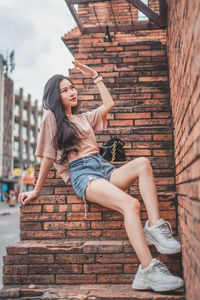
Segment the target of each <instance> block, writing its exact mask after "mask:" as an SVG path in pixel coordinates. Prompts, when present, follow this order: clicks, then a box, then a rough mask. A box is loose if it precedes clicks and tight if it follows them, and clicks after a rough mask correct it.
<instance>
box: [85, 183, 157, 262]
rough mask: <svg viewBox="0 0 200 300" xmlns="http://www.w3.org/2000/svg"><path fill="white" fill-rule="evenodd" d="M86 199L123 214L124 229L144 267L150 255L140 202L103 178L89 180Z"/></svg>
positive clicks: (150, 258)
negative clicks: (141, 217)
mask: <svg viewBox="0 0 200 300" xmlns="http://www.w3.org/2000/svg"><path fill="white" fill-rule="evenodd" d="M85 195H86V199H87V200H88V201H90V202H95V203H98V204H100V205H102V206H105V207H108V208H110V209H113V210H117V211H118V212H120V213H122V214H123V215H124V222H125V229H126V232H127V235H128V237H129V240H130V242H131V244H132V246H133V248H134V250H135V252H136V254H137V256H138V258H139V260H140V262H141V264H142V267H143V268H146V267H147V266H148V265H149V264H150V262H151V260H152V258H153V257H152V255H151V252H150V250H149V247H148V246H147V243H146V240H145V237H144V233H143V228H142V223H141V219H140V203H139V201H138V200H137V199H136V198H133V197H131V196H130V195H128V194H127V193H125V192H124V191H122V190H121V189H119V188H118V187H116V186H115V185H113V184H111V183H110V182H109V181H107V180H105V179H95V180H93V181H91V182H90V183H89V185H88V187H87V189H86V192H85Z"/></svg>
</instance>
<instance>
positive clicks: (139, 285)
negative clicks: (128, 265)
mask: <svg viewBox="0 0 200 300" xmlns="http://www.w3.org/2000/svg"><path fill="white" fill-rule="evenodd" d="M183 285H184V283H183V281H182V280H180V281H179V283H177V284H174V285H171V286H166V285H165V286H161V285H159V284H156V283H152V282H149V283H148V282H146V283H144V282H143V281H140V280H134V281H133V283H132V288H133V289H135V290H150V289H152V290H154V291H156V292H166V291H172V290H177V289H179V288H181V287H183Z"/></svg>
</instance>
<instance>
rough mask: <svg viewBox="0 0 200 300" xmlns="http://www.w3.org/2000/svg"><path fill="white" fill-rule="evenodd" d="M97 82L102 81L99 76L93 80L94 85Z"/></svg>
mask: <svg viewBox="0 0 200 300" xmlns="http://www.w3.org/2000/svg"><path fill="white" fill-rule="evenodd" d="M99 81H103V78H102V77H101V76H100V75H98V77H97V78H96V79H94V83H95V84H97V83H98V82H99Z"/></svg>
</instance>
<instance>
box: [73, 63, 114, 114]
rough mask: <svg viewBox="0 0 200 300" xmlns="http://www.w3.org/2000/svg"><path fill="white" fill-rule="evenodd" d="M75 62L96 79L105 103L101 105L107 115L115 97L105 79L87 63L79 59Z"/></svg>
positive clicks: (79, 67) (95, 81) (81, 69)
mask: <svg viewBox="0 0 200 300" xmlns="http://www.w3.org/2000/svg"><path fill="white" fill-rule="evenodd" d="M73 64H74V65H75V66H76V67H77V68H78V69H79V70H80V71H81V72H82V73H83V74H86V75H89V76H91V77H92V78H93V79H94V83H96V85H97V88H98V90H99V93H100V95H101V99H102V102H103V104H102V105H101V113H102V116H105V115H106V114H107V113H109V112H110V111H111V110H112V109H113V107H114V101H113V98H112V96H111V94H110V92H109V90H108V89H107V87H106V86H105V84H104V83H103V79H102V78H101V76H100V75H98V73H97V71H95V70H94V69H92V68H90V67H88V66H86V65H83V64H81V63H80V62H78V61H74V62H73Z"/></svg>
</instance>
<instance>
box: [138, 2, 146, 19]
mask: <svg viewBox="0 0 200 300" xmlns="http://www.w3.org/2000/svg"><path fill="white" fill-rule="evenodd" d="M141 1H142V2H143V3H144V4H146V5H147V6H148V0H141ZM148 19H149V18H148V17H147V16H146V15H144V14H143V13H142V12H141V11H140V10H139V9H138V21H147V20H148Z"/></svg>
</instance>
